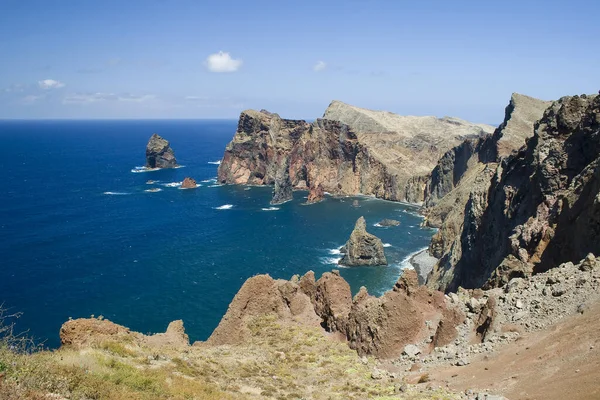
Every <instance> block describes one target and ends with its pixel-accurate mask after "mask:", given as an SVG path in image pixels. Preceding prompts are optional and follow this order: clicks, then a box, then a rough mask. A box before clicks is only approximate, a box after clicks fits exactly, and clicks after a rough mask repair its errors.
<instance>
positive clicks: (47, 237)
mask: <svg viewBox="0 0 600 400" xmlns="http://www.w3.org/2000/svg"><path fill="white" fill-rule="evenodd" d="M235 129H236V121H206V120H205V121H189V120H188V121H0V140H1V143H2V144H3V152H2V156H1V157H0V167H1V169H2V171H3V175H4V177H3V182H2V185H1V189H0V190H1V191H2V195H1V199H2V203H1V204H2V206H1V207H0V255H1V260H2V261H1V264H0V302H1V303H4V307H8V308H10V309H11V310H12V311H19V312H22V313H23V316H22V318H21V319H20V320H19V324H18V328H19V329H20V330H26V329H27V330H29V334H30V335H32V336H34V337H35V338H37V339H40V340H45V343H46V345H47V346H49V347H56V346H58V345H59V338H58V332H59V328H60V326H61V324H62V323H63V322H64V321H66V320H67V319H68V318H69V317H73V318H78V317H89V316H90V315H95V316H99V315H103V316H104V317H106V318H108V319H110V320H112V321H114V322H116V323H119V324H123V325H126V326H128V327H130V328H132V329H133V330H136V331H140V332H144V333H149V332H162V331H164V330H165V328H166V326H167V324H168V323H169V322H170V321H172V320H175V319H183V320H184V323H185V326H186V330H187V332H188V334H189V335H190V338H191V340H204V339H206V338H207V337H208V336H209V335H210V333H211V332H212V330H213V329H214V328H215V327H216V326H217V324H218V322H219V320H220V319H221V317H222V316H223V314H224V313H225V311H226V310H227V306H228V304H229V302H230V301H231V299H232V298H233V296H234V295H235V293H236V292H237V291H238V289H239V288H240V286H241V285H242V283H243V282H244V281H245V280H246V279H247V278H248V277H250V276H253V275H256V274H259V273H269V274H270V275H271V276H273V277H276V278H285V279H289V278H290V277H291V276H292V275H294V274H304V273H305V272H307V271H308V270H313V271H315V274H316V275H317V278H318V277H319V276H320V275H321V274H322V273H323V272H325V271H330V270H331V269H333V268H339V267H338V266H337V265H335V263H336V261H337V258H338V257H339V255H338V254H336V249H338V248H339V247H340V246H341V245H343V244H344V242H345V241H346V240H347V238H348V236H349V234H350V232H351V231H352V228H353V226H354V223H355V221H356V219H357V218H358V217H359V216H361V215H364V216H365V218H366V220H367V223H368V225H369V226H368V229H369V231H370V232H372V233H374V234H376V235H378V236H379V237H381V238H382V240H383V241H384V243H386V246H387V247H386V249H385V250H386V255H387V257H388V260H389V261H390V264H391V265H390V266H388V267H362V268H340V272H341V274H342V276H343V277H344V278H346V279H347V280H348V282H349V283H350V285H351V286H352V289H353V291H354V292H356V291H357V290H358V289H359V288H360V286H363V285H364V286H366V287H367V288H368V289H369V292H370V293H374V294H381V293H383V292H384V291H386V290H389V289H391V288H392V286H393V284H394V283H395V281H396V280H397V278H398V276H399V275H400V273H401V268H402V266H403V265H405V264H406V260H407V256H408V255H409V254H410V253H412V252H414V251H416V250H418V249H421V248H423V247H426V246H427V244H428V242H429V239H430V237H431V235H432V230H430V229H428V228H421V227H419V223H420V221H421V219H420V217H419V216H418V215H416V214H415V209H414V208H411V207H410V206H404V205H401V204H398V203H391V202H386V201H381V200H376V199H371V198H358V199H359V201H360V205H361V207H359V208H355V207H352V201H353V200H354V198H332V197H328V198H327V199H326V200H325V201H324V202H322V203H319V204H315V205H311V206H305V205H302V203H303V202H304V201H305V199H304V198H303V197H304V196H306V194H307V193H305V192H296V193H295V198H294V200H293V201H292V202H289V203H285V204H283V205H280V206H278V207H277V209H270V205H269V200H270V198H271V188H267V187H243V186H229V185H226V186H220V185H216V184H215V181H214V178H215V177H216V173H217V165H216V164H215V162H216V161H218V160H219V159H220V158H221V157H222V154H223V149H224V147H225V145H226V143H227V142H228V141H229V140H231V138H232V136H233V134H234V132H235ZM153 132H157V133H159V134H160V135H162V136H163V137H165V138H167V139H168V140H169V141H170V142H171V146H172V147H173V149H174V150H175V154H176V156H177V159H178V162H179V163H180V164H181V165H183V166H184V167H183V168H178V169H171V170H160V171H153V172H144V173H134V172H132V170H134V169H135V167H136V166H142V165H143V164H144V156H145V146H146V143H147V141H148V138H149V137H150V135H151V134H152V133H153ZM186 176H191V177H193V178H195V179H196V180H197V181H198V182H199V183H200V184H201V185H202V186H201V187H199V188H197V189H192V190H180V189H178V188H177V187H173V186H176V184H177V182H181V181H182V180H183V178H184V177H186ZM148 180H154V181H156V182H155V183H154V184H148V183H147V181H148ZM169 184H171V185H169ZM153 188H154V189H161V191H157V192H147V190H148V189H153ZM382 218H395V219H399V220H400V221H401V223H402V225H401V226H400V227H392V228H380V227H376V226H374V224H375V223H376V222H377V221H379V220H381V219H382Z"/></svg>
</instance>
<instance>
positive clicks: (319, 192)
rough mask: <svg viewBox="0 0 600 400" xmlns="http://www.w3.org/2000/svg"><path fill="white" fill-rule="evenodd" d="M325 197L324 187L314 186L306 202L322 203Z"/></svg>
mask: <svg viewBox="0 0 600 400" xmlns="http://www.w3.org/2000/svg"><path fill="white" fill-rule="evenodd" d="M324 197H325V189H323V185H320V184H319V185H317V186H313V187H312V188H311V189H310V191H309V192H308V197H307V199H306V202H307V203H308V204H314V203H318V202H320V201H323V198H324Z"/></svg>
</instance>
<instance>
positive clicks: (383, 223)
mask: <svg viewBox="0 0 600 400" xmlns="http://www.w3.org/2000/svg"><path fill="white" fill-rule="evenodd" d="M377 224H379V225H380V226H386V227H387V226H400V221H398V220H395V219H389V218H384V219H382V220H381V221H379V222H378V223H377Z"/></svg>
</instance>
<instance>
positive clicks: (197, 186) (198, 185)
mask: <svg viewBox="0 0 600 400" xmlns="http://www.w3.org/2000/svg"><path fill="white" fill-rule="evenodd" d="M201 186H202V185H200V184H198V183H196V186H194V187H189V188H184V187H179V188H178V189H180V190H187V189H196V188H199V187H201Z"/></svg>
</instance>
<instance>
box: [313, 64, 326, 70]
mask: <svg viewBox="0 0 600 400" xmlns="http://www.w3.org/2000/svg"><path fill="white" fill-rule="evenodd" d="M325 68H327V63H326V62H325V61H317V63H316V64H315V66H314V67H313V70H314V71H316V72H319V71H323V70H324V69H325Z"/></svg>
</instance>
